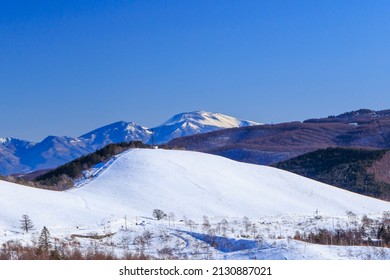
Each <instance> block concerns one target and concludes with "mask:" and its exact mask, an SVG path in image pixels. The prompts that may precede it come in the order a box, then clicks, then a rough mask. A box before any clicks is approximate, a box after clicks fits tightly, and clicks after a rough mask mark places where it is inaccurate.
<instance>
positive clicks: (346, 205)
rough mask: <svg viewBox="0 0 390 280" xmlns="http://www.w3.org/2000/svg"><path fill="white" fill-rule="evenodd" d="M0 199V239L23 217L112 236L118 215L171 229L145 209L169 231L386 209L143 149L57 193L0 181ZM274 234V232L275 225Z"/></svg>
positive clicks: (280, 174) (220, 161)
mask: <svg viewBox="0 0 390 280" xmlns="http://www.w3.org/2000/svg"><path fill="white" fill-rule="evenodd" d="M0 200H1V203H0V233H1V231H2V230H4V232H5V234H6V233H10V232H14V233H15V232H20V231H21V230H20V228H19V220H20V217H21V216H22V215H23V214H27V215H29V217H30V218H31V219H32V220H33V222H34V224H35V227H36V228H37V229H41V228H42V227H43V226H47V227H48V228H49V229H51V230H52V231H53V232H57V233H58V234H66V233H68V234H71V233H74V231H76V229H77V230H80V229H91V230H92V229H94V230H99V229H101V228H104V229H106V225H107V223H109V224H110V227H112V228H111V230H112V231H113V232H119V231H120V229H121V228H123V217H125V216H126V217H127V219H128V220H127V221H128V223H129V224H128V225H129V227H130V226H133V225H135V222H136V221H137V222H140V220H142V219H145V220H146V222H147V221H151V222H149V224H150V223H152V225H153V226H154V227H156V226H166V227H167V228H169V226H171V227H172V225H171V223H169V224H168V223H167V222H161V223H162V224H156V223H159V221H154V220H152V219H151V218H149V219H148V218H147V217H151V216H152V211H153V209H162V210H163V211H164V212H165V213H174V215H175V217H176V221H177V223H176V224H175V226H177V225H178V223H179V220H180V219H182V217H183V216H186V217H187V218H189V219H193V220H194V221H198V222H199V223H201V222H202V217H203V216H204V215H207V216H208V217H210V218H211V220H212V219H213V217H219V219H220V218H221V217H226V218H227V219H230V218H236V219H241V218H242V217H244V216H247V217H248V218H249V219H252V220H253V221H255V220H257V219H263V221H266V222H270V223H272V222H276V221H277V223H279V222H280V223H281V221H282V220H283V219H285V220H291V219H292V218H291V217H297V218H296V219H301V218H298V217H304V216H307V217H310V216H311V217H312V216H313V215H314V213H316V212H317V211H318V213H320V214H321V215H322V216H323V217H343V216H346V212H347V211H350V212H353V213H355V214H356V215H363V214H366V215H374V216H375V215H377V216H379V215H381V214H382V213H383V212H384V211H389V210H390V203H389V202H384V201H381V200H377V199H373V198H368V197H365V196H362V195H358V194H355V193H351V192H348V191H345V190H341V189H338V188H335V187H332V186H329V185H326V184H322V183H319V182H316V181H313V180H310V179H307V178H304V177H301V176H298V175H295V174H292V173H289V172H286V171H282V170H278V169H275V168H272V167H266V166H258V165H251V164H245V163H239V162H235V161H232V160H228V159H226V158H222V157H218V156H213V155H208V154H203V153H197V152H188V151H173V150H151V149H135V150H130V151H127V152H125V153H123V154H121V155H119V156H118V157H117V159H116V160H115V161H113V162H111V163H110V164H109V165H108V166H106V168H105V169H104V171H102V172H101V173H99V175H98V176H97V177H96V178H94V179H93V180H91V181H88V182H85V183H84V184H81V186H80V187H78V188H74V189H72V190H69V191H65V192H54V191H48V190H41V189H34V188H30V187H24V186H20V185H16V184H12V183H8V182H3V181H0ZM267 217H269V219H268V220H267ZM271 217H272V218H271ZM275 217H276V218H275ZM215 219H217V218H215ZM333 219H334V218H333ZM290 222H291V221H290ZM301 224H302V223H301ZM333 224H334V220H333ZM115 225H116V227H117V228H115ZM153 226H152V227H153ZM276 229H277V231H279V232H280V233H282V229H281V226H279V227H276ZM175 230H177V229H175ZM182 230H184V228H183V229H182ZM186 230H188V229H186ZM285 230H286V231H288V229H285ZM290 230H291V235H293V229H292V228H291V229H290ZM198 232H200V229H199V228H198ZM172 234H174V235H175V236H180V238H181V239H182V240H183V238H184V237H183V236H182V235H183V234H186V235H188V238H197V239H202V238H201V237H199V236H198V235H196V234H195V233H194V234H188V233H186V231H177V232H173V233H172ZM184 239H185V238H184ZM1 240H4V238H2V239H1ZM280 242H282V241H280ZM294 242H296V241H294ZM297 244H298V243H297ZM283 246H284V245H283ZM297 246H298V245H297ZM302 246H303V245H302ZM312 246H314V245H312ZM316 246H319V245H316ZM298 247H299V246H298ZM305 250H306V249H305ZM230 254H232V253H231V252H230ZM287 255H288V254H287ZM309 255H310V254H309ZM278 256H279V255H278ZM284 256H286V254H284ZM301 257H302V256H301ZM232 258H241V257H238V256H237V255H233V256H232ZM275 258H278V257H275ZM280 258H285V257H280ZM290 258H299V257H296V256H295V255H294V256H293V257H291V256H290ZM302 258H303V257H302ZM313 258H318V255H314V257H313ZM330 258H331V257H330Z"/></svg>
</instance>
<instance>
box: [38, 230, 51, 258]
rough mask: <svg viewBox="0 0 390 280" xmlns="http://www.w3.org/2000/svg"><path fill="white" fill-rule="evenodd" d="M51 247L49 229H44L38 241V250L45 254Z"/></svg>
mask: <svg viewBox="0 0 390 280" xmlns="http://www.w3.org/2000/svg"><path fill="white" fill-rule="evenodd" d="M50 247H51V241H50V232H49V230H48V229H47V227H45V226H44V227H43V229H42V231H41V235H40V236H39V239H38V248H39V250H42V251H44V252H48V251H49V249H50Z"/></svg>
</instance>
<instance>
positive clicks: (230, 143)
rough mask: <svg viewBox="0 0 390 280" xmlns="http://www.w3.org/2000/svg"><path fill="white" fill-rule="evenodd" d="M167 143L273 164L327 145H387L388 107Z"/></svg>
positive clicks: (389, 136) (389, 141)
mask: <svg viewBox="0 0 390 280" xmlns="http://www.w3.org/2000/svg"><path fill="white" fill-rule="evenodd" d="M168 146H170V147H182V148H184V149H187V150H193V151H201V152H205V153H211V154H216V155H221V156H224V157H227V158H230V159H234V160H238V161H243V162H248V163H255V164H267V165H269V164H273V163H276V162H280V161H283V160H287V159H290V158H293V157H296V156H299V155H302V154H305V153H308V152H311V151H315V150H318V149H324V148H328V147H339V146H341V147H363V148H380V149H386V148H390V110H383V111H373V110H368V109H361V110H357V111H352V112H348V113H344V114H341V115H338V116H329V117H326V118H320V119H309V120H306V121H304V122H289V123H280V124H274V125H262V126H251V127H241V128H235V129H226V130H220V131H214V132H211V133H207V134H198V135H193V136H189V137H184V138H177V139H173V140H172V141H170V142H169V143H168Z"/></svg>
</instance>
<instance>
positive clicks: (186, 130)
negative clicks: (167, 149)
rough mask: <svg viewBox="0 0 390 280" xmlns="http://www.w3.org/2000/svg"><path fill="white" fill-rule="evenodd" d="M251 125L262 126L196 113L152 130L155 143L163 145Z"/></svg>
mask: <svg viewBox="0 0 390 280" xmlns="http://www.w3.org/2000/svg"><path fill="white" fill-rule="evenodd" d="M251 125H260V123H256V122H252V121H245V120H239V119H236V118H234V117H231V116H227V115H223V114H220V113H211V112H205V111H194V112H187V113H181V114H177V115H175V116H173V117H172V118H170V119H169V120H167V121H166V122H164V123H163V124H162V125H160V126H158V127H155V128H152V129H151V130H152V131H153V132H154V142H155V143H156V144H161V143H166V142H169V141H170V140H172V139H174V138H177V137H183V136H189V135H193V134H197V133H207V132H211V131H215V130H219V129H224V128H234V127H242V126H251Z"/></svg>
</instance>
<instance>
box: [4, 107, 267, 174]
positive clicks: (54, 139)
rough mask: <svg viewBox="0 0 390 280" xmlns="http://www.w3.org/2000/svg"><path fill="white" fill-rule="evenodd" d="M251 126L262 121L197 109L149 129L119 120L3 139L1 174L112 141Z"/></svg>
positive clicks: (157, 139) (52, 163)
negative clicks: (75, 131)
mask: <svg viewBox="0 0 390 280" xmlns="http://www.w3.org/2000/svg"><path fill="white" fill-rule="evenodd" d="M252 125H259V123H255V122H251V121H244V120H238V119H236V118H234V117H230V116H227V115H223V114H220V113H210V112H205V111H196V112H189V113H181V114H178V115H175V116H173V117H172V118H171V119H169V120H168V121H166V122H164V123H163V124H162V125H160V126H157V127H154V128H150V129H149V128H146V127H143V126H140V125H137V124H135V123H133V122H125V121H120V122H116V123H113V124H110V125H107V126H103V127H101V128H98V129H96V130H93V131H91V132H89V133H86V134H84V135H82V136H80V137H78V138H72V137H66V136H60V137H59V136H48V137H47V138H45V139H44V140H43V141H41V142H38V143H32V142H29V141H25V140H20V139H16V138H0V174H1V175H9V174H16V173H27V172H32V171H35V170H41V169H50V168H54V167H56V166H59V165H61V164H64V163H66V162H69V161H71V160H73V159H75V158H78V157H80V156H82V155H85V154H87V153H90V152H93V151H95V150H97V149H99V148H101V147H103V146H105V145H107V144H110V143H119V142H128V141H132V140H141V141H143V142H144V143H149V144H163V143H166V142H168V141H170V140H172V139H174V138H176V137H183V136H190V135H193V134H198V133H206V132H212V131H215V130H220V129H225V128H235V127H242V126H252Z"/></svg>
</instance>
